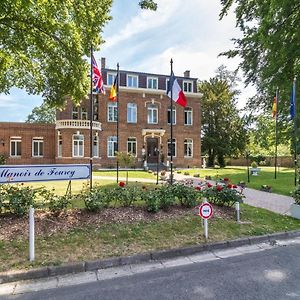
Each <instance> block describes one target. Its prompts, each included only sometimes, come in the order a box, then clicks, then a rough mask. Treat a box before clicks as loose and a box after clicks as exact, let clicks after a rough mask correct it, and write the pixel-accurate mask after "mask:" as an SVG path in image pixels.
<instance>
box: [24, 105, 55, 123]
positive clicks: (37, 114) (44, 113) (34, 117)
mask: <svg viewBox="0 0 300 300" xmlns="http://www.w3.org/2000/svg"><path fill="white" fill-rule="evenodd" d="M55 120H56V109H55V108H54V107H51V106H50V105H49V104H48V103H45V102H44V103H43V104H42V105H41V106H37V107H35V108H34V109H33V110H32V112H31V114H29V115H28V116H27V120H26V121H25V122H26V123H43V124H54V123H55Z"/></svg>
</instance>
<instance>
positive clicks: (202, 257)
mask: <svg viewBox="0 0 300 300" xmlns="http://www.w3.org/2000/svg"><path fill="white" fill-rule="evenodd" d="M188 258H189V259H190V260H191V261H192V262H194V263H199V262H205V261H211V260H217V259H220V258H219V257H216V256H215V255H214V254H213V253H212V252H203V253H200V254H194V255H189V256H188Z"/></svg>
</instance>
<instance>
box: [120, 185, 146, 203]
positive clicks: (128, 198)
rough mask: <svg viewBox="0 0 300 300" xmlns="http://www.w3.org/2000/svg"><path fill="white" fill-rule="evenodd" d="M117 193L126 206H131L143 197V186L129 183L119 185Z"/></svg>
mask: <svg viewBox="0 0 300 300" xmlns="http://www.w3.org/2000/svg"><path fill="white" fill-rule="evenodd" d="M115 193H116V194H117V200H118V202H119V203H120V204H121V205H122V206H124V207H128V206H131V205H132V204H133V203H134V202H135V201H138V200H139V199H141V188H140V187H138V186H134V185H127V186H126V187H124V188H121V187H117V188H116V191H115Z"/></svg>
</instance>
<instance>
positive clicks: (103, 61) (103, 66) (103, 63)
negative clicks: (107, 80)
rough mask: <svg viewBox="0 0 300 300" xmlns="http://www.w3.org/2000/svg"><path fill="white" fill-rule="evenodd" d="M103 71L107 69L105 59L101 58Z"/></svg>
mask: <svg viewBox="0 0 300 300" xmlns="http://www.w3.org/2000/svg"><path fill="white" fill-rule="evenodd" d="M101 69H105V57H101Z"/></svg>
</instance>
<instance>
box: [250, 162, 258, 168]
mask: <svg viewBox="0 0 300 300" xmlns="http://www.w3.org/2000/svg"><path fill="white" fill-rule="evenodd" d="M251 168H253V169H256V168H257V162H255V161H253V162H252V163H251Z"/></svg>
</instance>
